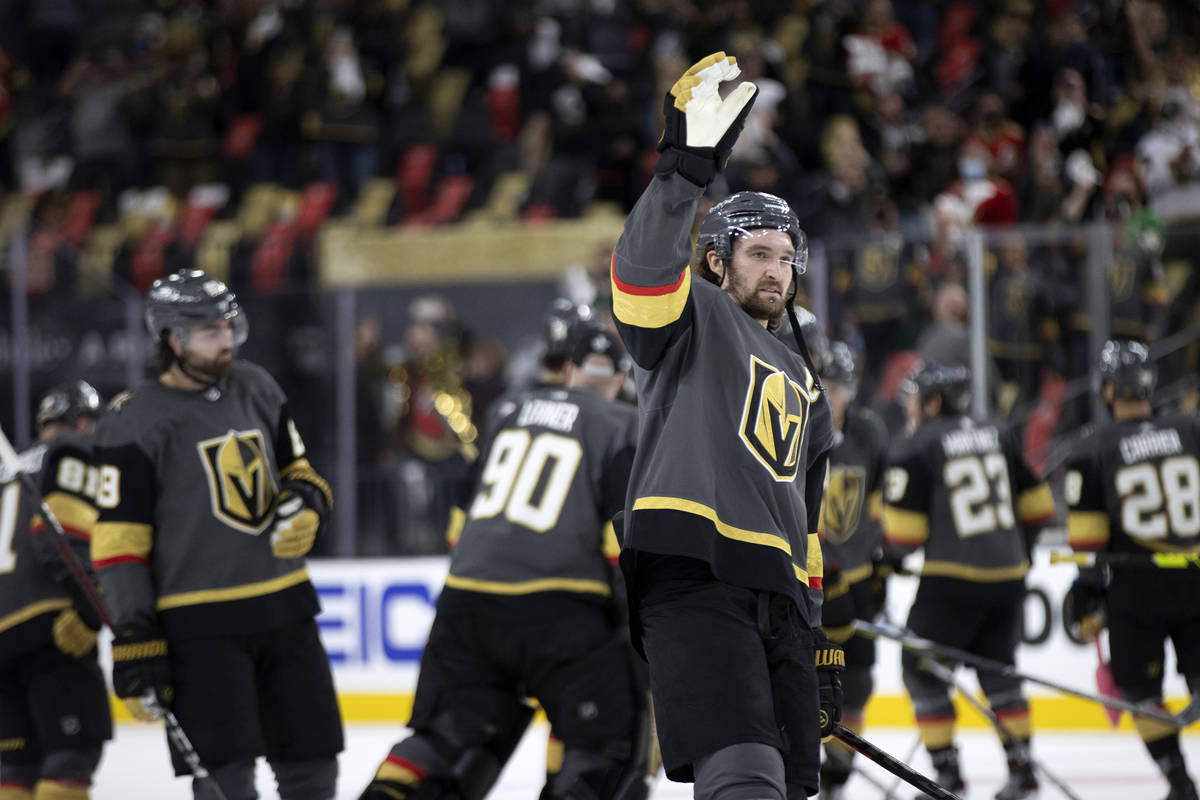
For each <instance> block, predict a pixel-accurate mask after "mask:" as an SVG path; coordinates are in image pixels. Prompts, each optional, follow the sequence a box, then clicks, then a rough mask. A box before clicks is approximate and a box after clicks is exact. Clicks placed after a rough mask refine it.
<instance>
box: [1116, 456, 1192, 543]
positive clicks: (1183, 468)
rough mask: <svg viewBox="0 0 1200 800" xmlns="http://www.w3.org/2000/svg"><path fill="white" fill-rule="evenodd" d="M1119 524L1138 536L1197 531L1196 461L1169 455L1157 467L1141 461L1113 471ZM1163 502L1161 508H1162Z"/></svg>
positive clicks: (1187, 535) (1188, 534)
mask: <svg viewBox="0 0 1200 800" xmlns="http://www.w3.org/2000/svg"><path fill="white" fill-rule="evenodd" d="M1116 487H1117V494H1118V495H1119V496H1120V498H1121V527H1122V528H1124V529H1125V532H1126V533H1128V534H1129V535H1130V536H1136V537H1138V538H1139V539H1163V538H1165V537H1166V536H1167V535H1168V534H1170V533H1174V534H1175V535H1176V536H1183V537H1191V536H1196V535H1197V534H1200V463H1198V462H1197V461H1196V459H1195V458H1192V457H1191V456H1172V457H1171V458H1167V459H1164V460H1163V462H1162V464H1160V465H1158V466H1157V467H1156V466H1155V465H1154V464H1151V463H1147V462H1143V463H1141V464H1131V465H1129V466H1128V467H1122V468H1121V469H1119V470H1117V474H1116ZM1164 506H1165V511H1164Z"/></svg>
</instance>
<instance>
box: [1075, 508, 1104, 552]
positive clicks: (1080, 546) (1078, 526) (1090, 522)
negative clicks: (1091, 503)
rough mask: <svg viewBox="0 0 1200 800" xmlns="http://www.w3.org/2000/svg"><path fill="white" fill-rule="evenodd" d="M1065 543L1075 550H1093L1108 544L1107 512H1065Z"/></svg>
mask: <svg viewBox="0 0 1200 800" xmlns="http://www.w3.org/2000/svg"><path fill="white" fill-rule="evenodd" d="M1067 544H1069V545H1070V546H1071V548H1072V549H1075V550H1095V549H1097V548H1100V547H1104V546H1105V545H1106V544H1108V514H1106V513H1105V512H1103V511H1072V512H1071V513H1069V514H1067Z"/></svg>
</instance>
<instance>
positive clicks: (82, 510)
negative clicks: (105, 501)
mask: <svg viewBox="0 0 1200 800" xmlns="http://www.w3.org/2000/svg"><path fill="white" fill-rule="evenodd" d="M46 505H47V506H49V507H50V512H51V513H52V514H54V517H55V519H57V520H58V522H59V524H60V525H62V526H63V528H64V529H65V530H66V531H68V532H75V533H79V534H83V535H85V536H90V535H91V533H92V527H93V526H94V525H95V524H96V517H97V516H98V512H97V511H96V507H95V506H93V505H92V504H91V503H89V502H88V501H86V500H82V499H80V498H78V497H76V496H74V495H71V494H67V493H66V492H51V493H50V494H48V495H46Z"/></svg>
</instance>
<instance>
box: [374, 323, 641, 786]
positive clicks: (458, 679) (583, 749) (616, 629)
mask: <svg viewBox="0 0 1200 800" xmlns="http://www.w3.org/2000/svg"><path fill="white" fill-rule="evenodd" d="M621 360H622V356H621V352H620V343H619V342H618V341H617V340H616V338H615V337H614V336H613V335H612V334H611V333H608V332H607V331H603V330H601V329H595V330H593V331H590V332H589V333H588V335H583V336H580V337H578V340H577V341H576V342H575V346H574V348H573V351H572V355H571V358H570V360H569V362H568V364H567V366H566V370H565V371H566V384H565V386H563V387H555V386H543V387H540V388H536V389H533V390H531V391H529V392H528V393H526V394H524V395H522V396H520V397H518V398H516V399H514V400H513V401H512V402H510V403H509V404H508V405H507V406H506V407H501V409H500V414H501V416H500V418H499V421H498V423H497V425H496V427H495V429H494V431H493V432H492V433H491V434H490V437H489V441H488V442H487V443H486V444H485V446H484V448H483V450H482V452H481V454H480V459H479V462H478V463H479V464H480V467H479V470H478V472H477V481H476V489H475V493H474V497H473V500H472V502H471V503H470V504H469V506H468V509H467V513H466V521H465V523H464V525H463V528H462V533H461V536H460V537H459V540H458V544H457V546H456V547H455V549H454V553H453V555H452V556H451V561H450V572H449V575H448V576H447V578H446V585H445V588H444V589H443V591H442V595H441V597H440V598H439V599H438V607H437V615H436V617H435V619H434V622H433V628H432V629H431V631H430V634H429V641H428V643H427V645H426V647H425V652H424V654H423V655H422V658H421V673H420V677H419V679H418V681H417V691H416V699H415V701H414V704H413V715H412V719H411V721H410V722H409V727H411V728H412V729H413V731H414V733H413V735H412V736H411V737H409V738H407V739H405V740H403V741H401V742H398V743H397V744H396V745H395V746H394V747H393V748H392V750H391V753H390V754H389V755H388V756H387V758H386V759H385V760H384V762H383V764H382V765H381V766H380V767H379V770H378V771H377V772H376V775H375V778H374V779H373V780H372V781H371V783H370V784H369V785H368V786H367V788H366V790H365V791H364V793H363V794H362V800H399V799H401V798H409V797H421V798H425V797H453V798H461V800H482V798H483V797H484V795H485V794H486V793H487V791H488V789H489V788H490V787H491V786H492V784H493V783H494V782H495V780H496V777H497V776H498V775H499V773H500V770H501V769H502V768H503V766H504V764H505V762H506V761H507V759H508V757H509V755H511V753H512V750H513V748H514V747H515V746H516V744H517V741H518V740H519V738H520V736H519V732H520V731H523V730H524V728H525V726H526V724H527V723H528V721H529V718H530V715H531V713H532V710H531V707H530V706H529V704H528V703H527V702H526V700H525V698H527V697H533V698H536V699H537V700H538V702H539V703H540V704H541V706H542V708H544V709H545V711H546V716H547V717H548V718H549V720H550V724H551V726H552V727H553V730H554V732H555V735H556V736H557V737H558V738H559V739H560V740H561V741H562V743H563V747H564V752H563V761H562V765H561V768H560V769H559V770H558V771H557V772H556V773H555V774H554V775H553V777H552V779H551V780H550V782H549V783H548V784H547V785H546V787H545V789H544V790H543V794H542V796H543V798H544V800H550V799H551V798H578V797H594V798H598V799H599V800H607V799H608V798H623V797H627V796H628V795H627V794H626V793H627V792H628V791H629V790H630V788H631V786H632V785H633V784H635V783H637V782H640V781H643V780H644V774H645V770H644V768H643V767H642V766H641V765H640V764H639V763H638V761H639V760H638V759H637V758H635V757H634V756H635V755H636V754H638V753H639V752H641V751H640V750H639V749H638V747H639V742H638V730H637V729H638V725H639V722H641V715H640V713H639V704H640V699H639V696H638V692H637V689H636V686H635V682H634V679H633V674H632V670H633V665H632V663H631V662H630V659H629V654H628V651H627V647H628V645H627V639H626V636H625V634H624V630H623V628H622V627H621V626H620V625H619V624H618V621H617V619H616V617H615V615H614V613H613V609H612V595H613V590H612V585H611V581H610V568H611V565H610V563H609V561H608V559H607V558H606V557H605V551H604V542H603V537H602V529H603V528H604V525H605V522H606V521H607V520H609V519H611V518H612V516H613V515H615V514H616V513H617V512H618V511H619V510H620V509H621V507H622V505H623V504H624V500H625V488H626V485H627V481H628V476H629V465H630V463H631V461H632V449H633V443H634V432H635V428H636V424H637V420H636V413H635V412H634V411H633V409H632V407H630V406H628V405H625V404H619V403H614V402H613V401H612V400H611V398H612V397H613V396H615V394H616V391H617V390H618V389H619V388H620V386H621V384H622V382H623V381H624V378H625V374H624V372H623V371H621V366H620V364H621Z"/></svg>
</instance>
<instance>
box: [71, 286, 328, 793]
mask: <svg viewBox="0 0 1200 800" xmlns="http://www.w3.org/2000/svg"><path fill="white" fill-rule="evenodd" d="M146 323H147V326H148V327H149V329H150V333H151V335H152V336H153V337H154V339H155V341H156V342H157V347H158V358H159V368H160V370H161V374H160V375H159V377H158V380H157V381H154V382H149V383H146V384H144V385H142V386H140V387H138V388H136V389H134V390H133V391H131V392H127V393H126V394H124V395H122V396H120V397H118V398H117V399H116V400H115V401H114V402H113V404H112V406H111V407H110V409H109V411H108V412H107V413H106V414H105V415H104V417H103V418H102V419H101V421H100V424H99V426H98V428H97V432H96V456H97V458H96V461H97V464H98V465H99V482H98V489H97V492H96V505H97V507H98V509H99V520H98V522H97V524H96V528H95V534H94V536H93V538H92V558H93V561H94V562H95V565H96V570H97V572H98V574H99V576H100V583H101V585H102V586H103V588H104V595H105V599H106V600H107V601H108V603H109V606H110V608H111V611H112V615H113V619H114V623H115V630H114V637H115V638H114V641H113V667H112V679H113V680H112V683H113V689H114V690H115V692H116V694H117V696H118V697H120V698H121V699H122V700H124V702H125V705H126V707H127V708H128V709H129V711H130V713H131V714H133V715H134V716H135V717H137V718H139V719H144V720H149V719H152V718H154V717H155V716H157V715H159V714H160V707H163V706H166V707H170V708H171V709H172V710H173V711H174V713H175V715H176V716H177V717H178V719H179V722H180V724H181V725H182V726H183V728H184V729H185V731H186V732H187V734H188V736H189V737H190V739H191V741H192V744H193V745H194V746H195V749H196V752H197V753H198V754H199V756H200V759H201V761H203V762H204V764H205V766H206V767H207V768H208V769H209V771H210V773H211V774H212V777H213V778H214V779H215V780H216V782H217V783H218V784H219V785H220V787H221V789H222V790H223V791H224V793H225V796H226V797H228V798H229V799H230V800H244V799H246V798H255V797H257V796H258V795H257V793H256V791H255V788H254V771H255V759H256V757H257V756H259V755H262V754H265V755H266V757H267V760H268V761H269V762H270V764H271V767H272V769H273V770H274V772H275V778H276V781H277V783H278V786H279V795H280V797H282V798H283V800H330V799H331V798H333V796H334V790H335V784H336V778H337V760H336V755H337V753H338V752H339V751H340V750H341V749H342V725H341V717H340V713H339V711H338V705H337V698H336V696H335V694H334V690H333V679H332V676H331V674H330V670H329V662H328V659H327V658H326V655H325V650H324V648H323V647H322V645H321V641H320V639H319V638H318V636H317V625H316V622H315V620H314V617H315V616H316V614H317V612H318V610H319V607H318V603H317V596H316V590H315V589H314V588H313V585H312V583H311V582H310V581H309V578H308V570H307V569H306V567H305V565H304V555H305V553H307V552H308V551H309V549H310V548H311V547H312V544H313V540H314V538H315V536H316V534H317V531H318V529H319V527H320V525H321V523H322V522H323V521H324V520H325V519H326V518H327V516H328V514H329V509H330V507H331V505H332V496H331V494H330V491H329V486H328V484H326V483H325V481H324V480H323V479H322V478H321V476H320V475H318V474H317V472H316V471H315V470H314V469H313V467H312V466H311V465H310V464H309V462H308V460H307V459H306V458H305V447H304V441H303V440H302V439H301V438H300V433H299V431H298V430H297V429H296V426H295V424H294V423H293V421H292V418H291V415H290V414H289V413H288V408H287V401H286V398H285V397H284V394H283V392H282V391H281V390H280V388H279V386H278V385H277V384H276V383H275V381H274V380H273V379H272V378H271V377H270V376H269V375H268V374H267V373H266V372H265V371H264V370H263V369H262V368H261V367H258V366H256V365H254V364H251V363H249V362H246V361H241V360H237V359H236V358H235V355H236V351H237V348H238V347H239V346H240V345H241V344H242V343H243V342H244V341H245V338H246V332H247V321H246V315H245V312H244V311H243V309H242V308H241V307H240V306H239V305H238V303H237V299H236V297H235V296H234V294H233V293H232V292H230V291H229V289H228V288H227V287H226V286H225V284H224V283H222V282H221V281H219V280H216V279H214V278H212V277H210V276H209V275H207V274H205V273H204V272H202V271H199V270H183V271H181V272H178V273H175V274H172V275H170V276H168V277H166V278H162V279H160V280H157V281H155V282H154V284H153V285H152V286H151V287H150V292H149V294H148V295H147V297H146ZM173 757H174V758H175V771H176V774H179V775H183V774H187V771H188V768H187V766H186V764H184V763H183V761H182V760H181V759H179V758H178V756H177V755H174V754H173ZM193 790H194V792H195V793H196V794H197V796H198V797H200V796H203V795H202V794H201V792H202V789H201V787H199V786H198V785H196V784H194V785H193Z"/></svg>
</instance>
